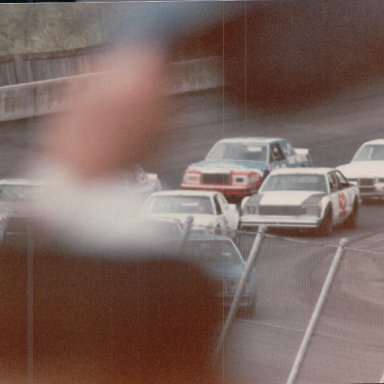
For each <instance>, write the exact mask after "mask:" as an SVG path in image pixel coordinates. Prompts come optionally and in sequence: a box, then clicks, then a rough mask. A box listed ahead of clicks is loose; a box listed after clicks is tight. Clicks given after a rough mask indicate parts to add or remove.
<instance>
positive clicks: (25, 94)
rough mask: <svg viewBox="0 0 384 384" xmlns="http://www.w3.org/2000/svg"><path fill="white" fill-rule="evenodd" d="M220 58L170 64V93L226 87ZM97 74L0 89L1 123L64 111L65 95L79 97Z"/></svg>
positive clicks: (67, 101) (66, 102)
mask: <svg viewBox="0 0 384 384" xmlns="http://www.w3.org/2000/svg"><path fill="white" fill-rule="evenodd" d="M220 62H221V61H220V60H219V58H218V57H209V58H203V59H195V60H188V61H183V62H178V63H174V64H171V72H172V74H173V78H174V81H173V85H172V87H171V89H170V90H169V91H168V93H170V94H183V93H189V92H201V91H206V90H212V89H215V88H219V87H221V86H222V85H223V80H222V76H221V71H220ZM92 76H98V73H95V72H94V73H88V74H83V75H75V76H67V77H60V78H56V79H49V80H41V81H32V82H29V83H23V84H14V85H8V86H3V87H0V121H10V120H16V119H22V118H28V117H32V116H40V115H44V114H49V113H53V112H58V111H62V110H64V109H65V108H66V106H67V105H68V103H69V102H71V100H68V99H67V98H66V97H67V96H65V95H67V93H64V87H66V88H67V87H70V88H71V90H72V92H71V94H72V95H79V92H81V90H82V89H83V88H84V84H85V81H87V80H89V78H90V77H92Z"/></svg>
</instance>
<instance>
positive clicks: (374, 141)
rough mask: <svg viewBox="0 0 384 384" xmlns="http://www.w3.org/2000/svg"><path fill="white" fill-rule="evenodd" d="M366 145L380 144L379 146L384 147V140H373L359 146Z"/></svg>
mask: <svg viewBox="0 0 384 384" xmlns="http://www.w3.org/2000/svg"><path fill="white" fill-rule="evenodd" d="M367 144H381V145H384V139H375V140H370V141H366V142H365V143H363V144H362V145H361V146H364V145H367Z"/></svg>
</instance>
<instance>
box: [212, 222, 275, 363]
mask: <svg viewBox="0 0 384 384" xmlns="http://www.w3.org/2000/svg"><path fill="white" fill-rule="evenodd" d="M266 230H267V228H266V227H265V226H264V225H263V226H261V227H259V230H258V232H257V235H256V237H255V240H254V242H253V245H252V248H251V251H250V253H249V257H248V260H247V263H246V264H245V268H244V271H243V273H242V275H241V278H240V282H239V286H238V287H237V290H236V294H235V297H234V299H233V301H232V304H231V308H230V309H229V312H228V315H227V318H226V319H225V322H224V326H223V330H222V331H221V334H220V338H219V341H218V343H217V345H216V349H215V353H214V356H215V358H217V357H218V356H219V353H220V352H221V350H222V348H223V345H224V340H225V337H226V336H227V333H228V330H229V328H230V326H231V325H232V322H233V319H234V318H235V316H236V312H237V310H238V308H239V303H240V300H241V296H242V295H243V293H244V289H245V285H246V284H247V281H248V278H249V275H250V273H251V272H252V268H253V267H254V265H255V261H256V257H257V255H258V253H259V250H260V247H261V244H262V241H263V239H264V234H265V232H266Z"/></svg>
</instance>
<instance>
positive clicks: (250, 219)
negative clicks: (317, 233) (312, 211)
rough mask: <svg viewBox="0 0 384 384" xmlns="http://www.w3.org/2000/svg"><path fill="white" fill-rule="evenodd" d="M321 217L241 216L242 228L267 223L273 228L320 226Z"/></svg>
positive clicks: (255, 226)
mask: <svg viewBox="0 0 384 384" xmlns="http://www.w3.org/2000/svg"><path fill="white" fill-rule="evenodd" d="M320 223H321V218H320V217H317V216H262V215H244V216H242V217H241V218H240V229H246V228H257V227H259V226H260V225H266V226H267V227H273V228H298V229H301V228H318V227H319V226H320Z"/></svg>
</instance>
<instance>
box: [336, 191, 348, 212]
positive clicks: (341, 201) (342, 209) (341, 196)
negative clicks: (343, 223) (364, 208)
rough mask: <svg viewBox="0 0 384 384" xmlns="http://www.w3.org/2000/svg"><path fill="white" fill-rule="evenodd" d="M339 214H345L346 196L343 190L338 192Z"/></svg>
mask: <svg viewBox="0 0 384 384" xmlns="http://www.w3.org/2000/svg"><path fill="white" fill-rule="evenodd" d="M338 197H339V209H340V210H339V215H340V216H341V217H344V216H346V215H347V197H346V196H345V193H344V192H340V193H339V195H338Z"/></svg>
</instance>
